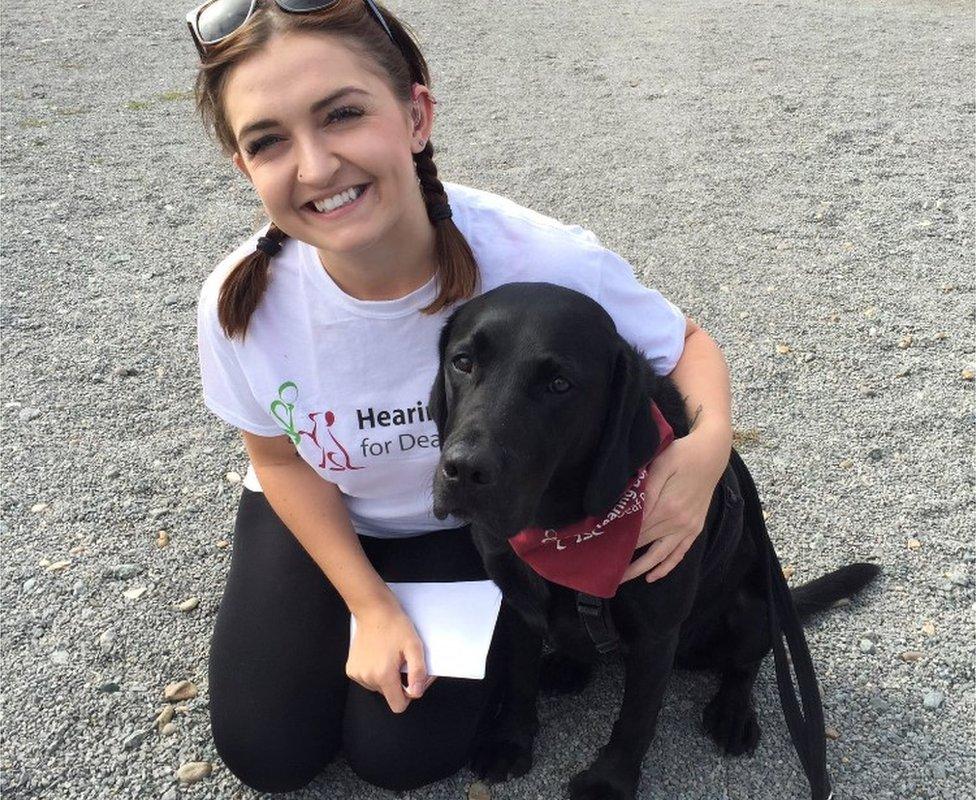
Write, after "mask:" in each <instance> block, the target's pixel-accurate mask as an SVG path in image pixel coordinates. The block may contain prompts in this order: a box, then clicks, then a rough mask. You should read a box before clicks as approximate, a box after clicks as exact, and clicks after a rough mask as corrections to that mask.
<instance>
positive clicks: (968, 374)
mask: <svg viewBox="0 0 976 800" xmlns="http://www.w3.org/2000/svg"><path fill="white" fill-rule="evenodd" d="M961 375H962V379H963V380H964V381H971V380H973V378H976V370H971V369H964V370H963V371H962V373H961ZM26 410H27V409H24V411H26ZM20 413H21V414H23V413H24V412H23V411H21V412H20Z"/></svg>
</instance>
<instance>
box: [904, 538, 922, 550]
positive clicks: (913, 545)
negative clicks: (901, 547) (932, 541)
mask: <svg viewBox="0 0 976 800" xmlns="http://www.w3.org/2000/svg"><path fill="white" fill-rule="evenodd" d="M906 544H907V547H908V549H909V550H918V548H920V547H921V546H922V543H921V542H920V541H919V540H918V539H909V540H908V542H907V543H906Z"/></svg>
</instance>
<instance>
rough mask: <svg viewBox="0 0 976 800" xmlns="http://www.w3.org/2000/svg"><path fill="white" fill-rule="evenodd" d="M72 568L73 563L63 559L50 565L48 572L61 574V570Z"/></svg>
mask: <svg viewBox="0 0 976 800" xmlns="http://www.w3.org/2000/svg"><path fill="white" fill-rule="evenodd" d="M70 566H71V562H70V561H67V560H66V559H62V560H60V561H55V562H54V563H53V564H50V565H48V568H47V571H48V572H59V571H60V570H63V569H65V568H67V567H70Z"/></svg>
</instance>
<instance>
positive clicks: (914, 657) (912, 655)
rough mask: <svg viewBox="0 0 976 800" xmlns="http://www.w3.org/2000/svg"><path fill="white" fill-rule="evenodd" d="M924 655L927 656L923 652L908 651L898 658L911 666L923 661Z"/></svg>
mask: <svg viewBox="0 0 976 800" xmlns="http://www.w3.org/2000/svg"><path fill="white" fill-rule="evenodd" d="M923 655H925V654H924V653H923V652H922V651H921V650H906V651H905V652H904V653H901V654H899V656H898V658H900V659H901V660H902V661H904V662H906V663H908V664H911V663H913V662H915V661H918V660H919V659H921V657H922V656H923Z"/></svg>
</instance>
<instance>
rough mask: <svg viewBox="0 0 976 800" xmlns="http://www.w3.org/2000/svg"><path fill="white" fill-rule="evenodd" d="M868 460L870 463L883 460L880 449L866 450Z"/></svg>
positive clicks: (882, 453) (882, 452)
mask: <svg viewBox="0 0 976 800" xmlns="http://www.w3.org/2000/svg"><path fill="white" fill-rule="evenodd" d="M868 458H870V459H871V460H872V461H880V460H881V459H882V458H884V450H882V449H881V448H880V447H874V448H872V449H871V450H868Z"/></svg>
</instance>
